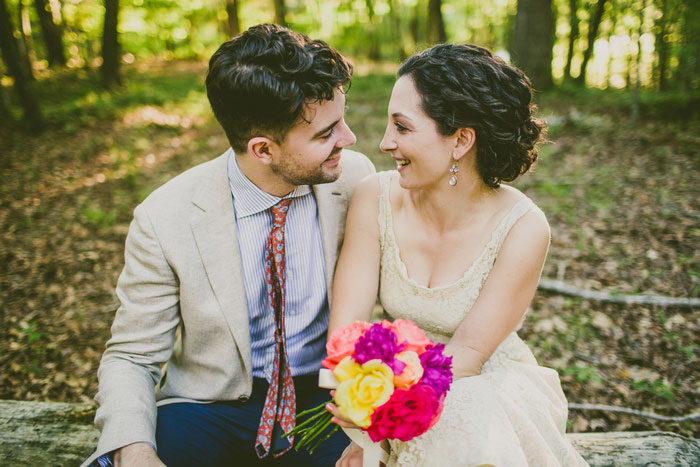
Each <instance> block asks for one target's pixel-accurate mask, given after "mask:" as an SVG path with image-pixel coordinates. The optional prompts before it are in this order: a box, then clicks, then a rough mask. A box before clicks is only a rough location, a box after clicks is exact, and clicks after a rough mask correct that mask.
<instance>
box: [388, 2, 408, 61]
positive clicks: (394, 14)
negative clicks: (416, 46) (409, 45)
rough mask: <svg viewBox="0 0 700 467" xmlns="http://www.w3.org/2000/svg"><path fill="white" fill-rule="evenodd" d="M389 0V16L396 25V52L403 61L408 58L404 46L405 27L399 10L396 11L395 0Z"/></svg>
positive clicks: (394, 25)
mask: <svg viewBox="0 0 700 467" xmlns="http://www.w3.org/2000/svg"><path fill="white" fill-rule="evenodd" d="M388 1H389V16H390V17H391V24H392V25H393V27H394V41H395V43H396V53H397V57H398V59H399V61H401V62H403V61H404V60H406V47H405V46H404V34H403V27H402V26H401V17H400V16H399V12H398V11H396V5H395V0H388Z"/></svg>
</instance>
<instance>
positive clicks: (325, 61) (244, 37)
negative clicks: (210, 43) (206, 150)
mask: <svg viewBox="0 0 700 467" xmlns="http://www.w3.org/2000/svg"><path fill="white" fill-rule="evenodd" d="M351 78H352V65H350V63H349V62H348V61H347V60H346V59H345V58H344V57H343V56H342V55H340V53H338V51H336V50H335V49H333V48H331V47H330V46H329V45H328V44H326V43H325V42H323V41H319V40H311V39H309V38H308V37H307V36H305V35H303V34H299V33H297V32H294V31H291V30H289V29H287V28H284V27H282V26H278V25H276V24H260V25H257V26H253V27H251V28H250V29H248V30H247V31H245V32H244V33H243V34H241V35H240V36H238V37H236V38H234V39H231V40H230V41H227V42H224V43H223V44H222V45H221V47H219V50H217V51H216V52H215V53H214V55H213V56H212V57H211V60H210V61H209V73H208V74H207V96H208V97H209V102H210V103H211V107H212V110H213V111H214V115H216V119H217V120H218V121H219V123H220V124H221V126H222V127H223V129H224V131H225V132H226V136H227V137H228V140H229V143H230V144H231V147H233V149H234V150H235V151H236V152H239V153H241V152H245V151H246V150H247V145H248V141H249V140H250V139H251V138H253V137H255V136H267V137H269V138H271V139H273V140H274V141H276V142H282V141H284V139H285V137H286V135H287V132H288V131H289V130H290V129H291V128H292V126H293V125H295V124H296V123H297V122H298V121H299V120H300V119H304V118H305V116H304V109H305V108H306V106H307V105H308V104H309V103H312V102H319V101H324V100H332V99H333V97H334V91H335V89H338V88H347V86H348V85H349V83H350V79H351Z"/></svg>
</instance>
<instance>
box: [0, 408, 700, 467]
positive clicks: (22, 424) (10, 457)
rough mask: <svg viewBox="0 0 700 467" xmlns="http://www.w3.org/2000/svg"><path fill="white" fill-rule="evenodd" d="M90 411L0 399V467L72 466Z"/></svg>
mask: <svg viewBox="0 0 700 467" xmlns="http://www.w3.org/2000/svg"><path fill="white" fill-rule="evenodd" d="M94 415H95V406H94V405H92V404H72V403H61V402H24V401H0V466H8V467H10V466H11V467H14V466H44V465H51V466H70V467H76V466H78V465H79V464H80V463H81V462H82V461H83V460H84V459H85V458H87V456H88V455H89V454H90V453H91V452H92V450H93V449H94V448H95V445H96V444H97V437H98V432H97V429H96V428H95V427H94V425H93V424H92V420H93V417H94ZM568 436H569V438H570V439H571V441H572V442H573V443H574V445H575V446H576V448H577V449H578V450H579V452H580V453H581V455H583V457H584V458H585V459H586V460H587V461H588V463H589V464H591V466H700V441H699V440H697V439H690V438H686V437H683V436H680V435H676V434H674V433H666V432H659V431H645V432H612V433H574V434H569V435H568ZM504 448H505V446H504Z"/></svg>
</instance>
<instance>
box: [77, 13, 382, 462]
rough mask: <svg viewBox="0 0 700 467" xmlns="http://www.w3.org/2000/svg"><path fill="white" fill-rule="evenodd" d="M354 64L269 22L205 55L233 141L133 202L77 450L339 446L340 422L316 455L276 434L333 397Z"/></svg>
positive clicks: (146, 456)
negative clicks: (334, 314)
mask: <svg viewBox="0 0 700 467" xmlns="http://www.w3.org/2000/svg"><path fill="white" fill-rule="evenodd" d="M351 75H352V67H351V65H350V64H349V63H348V62H347V61H346V60H345V59H344V58H343V57H342V56H341V55H340V54H339V53H338V52H337V51H335V50H334V49H332V48H330V47H329V46H328V45H327V44H325V43H324V42H322V41H311V40H310V39H309V38H308V37H306V36H303V35H301V34H297V33H294V32H292V31H290V30H288V29H285V28H283V27H281V26H277V25H271V24H265V25H259V26H254V27H252V28H250V29H249V30H248V31H246V32H244V33H243V34H242V35H241V36H239V37H237V38H235V39H233V40H231V41H228V42H226V43H224V44H223V45H222V46H221V47H220V48H219V50H218V51H217V52H216V53H215V54H214V55H213V56H212V58H211V61H210V63H209V73H208V75H207V94H208V97H209V101H210V103H211V106H212V109H213V111H214V114H215V115H216V117H217V119H218V121H219V123H220V124H221V126H222V127H223V129H224V131H225V132H226V135H227V137H228V140H229V142H230V144H231V149H230V150H229V151H227V152H226V153H224V154H223V155H221V156H220V157H218V158H216V159H214V160H212V161H209V162H207V163H204V164H202V165H200V166H198V167H195V168H193V169H191V170H189V171H187V172H185V173H183V174H181V175H180V176H178V177H176V178H174V179H173V180H171V181H170V182H168V183H166V184H165V185H164V186H162V187H160V188H159V189H157V190H156V191H154V192H153V194H151V195H150V196H149V197H148V198H147V199H146V200H145V201H144V202H143V203H142V204H141V205H139V206H138V207H137V208H136V209H135V211H134V220H133V222H132V224H131V227H130V229H129V235H128V237H127V240H126V250H125V258H126V260H125V266H124V270H123V271H122V274H121V276H120V278H119V282H118V284H117V295H118V296H119V299H120V301H121V306H120V308H119V310H118V311H117V314H116V317H115V320H114V324H113V326H112V337H111V339H110V340H109V341H108V342H107V349H106V351H105V353H104V355H103V357H102V361H101V363H100V369H99V371H98V378H99V391H98V394H97V396H96V400H97V402H98V404H99V408H98V410H97V414H96V416H95V423H96V424H97V426H98V427H99V428H100V430H101V437H100V440H99V443H98V447H97V449H96V451H95V453H94V454H93V455H92V456H91V457H90V458H89V459H88V460H87V461H86V462H85V465H88V464H90V463H93V462H95V461H96V462H97V463H99V464H101V465H109V463H110V462H113V463H114V465H117V466H119V465H125V466H132V465H154V466H155V465H163V463H165V464H166V465H168V466H169V467H173V466H179V465H182V466H195V465H196V466H207V465H242V466H244V465H256V464H264V465H334V464H335V461H336V460H337V459H338V458H339V457H340V455H341V453H342V451H343V449H344V448H345V446H346V445H347V444H348V440H347V438H346V437H345V436H344V435H343V434H342V433H338V432H336V434H335V435H334V436H333V437H332V438H330V439H329V440H328V441H327V442H326V443H324V445H323V446H321V448H319V449H318V450H317V451H316V452H315V453H314V455H313V456H310V455H309V454H307V453H305V452H303V451H301V452H296V451H295V450H294V449H290V448H291V445H290V442H289V441H288V440H287V439H286V438H283V437H281V436H280V435H281V433H283V432H285V431H288V430H289V429H290V428H291V427H292V426H293V423H294V416H295V413H299V412H301V411H302V410H305V409H307V408H309V407H312V406H316V405H318V404H320V403H322V402H323V401H324V400H326V399H328V393H327V391H324V390H321V389H319V388H318V387H317V376H318V369H319V368H320V362H321V361H322V359H323V358H324V354H325V347H324V346H325V338H326V331H327V326H328V306H329V303H330V298H329V293H330V289H329V284H330V283H331V278H332V274H333V270H334V268H335V262H336V259H337V253H338V248H339V246H340V244H341V243H342V238H343V230H344V223H345V214H346V210H347V204H348V201H349V199H350V196H351V193H352V190H353V188H354V186H355V185H356V183H357V182H358V181H359V180H360V179H361V178H363V177H364V176H365V175H367V174H369V173H371V172H373V171H374V168H373V166H372V164H371V163H370V162H369V160H368V159H367V158H366V157H364V156H363V155H361V154H359V153H355V152H352V151H347V150H343V148H345V147H347V146H350V145H352V144H354V143H355V135H353V133H352V132H351V131H350V129H349V128H348V126H347V125H346V124H345V121H344V119H343V117H344V112H345V95H344V93H343V87H345V86H346V85H348V84H349V82H350V78H351ZM177 330H179V334H178V333H177V332H176V331H177ZM176 336H177V337H176ZM166 362H167V366H166V370H165V371H163V373H162V377H161V365H162V364H164V363H166ZM154 387H155V391H154ZM263 408H264V409H265V410H264V411H263ZM295 411H296V412H295ZM263 413H265V414H266V415H265V416H261V414H263ZM161 461H162V462H161Z"/></svg>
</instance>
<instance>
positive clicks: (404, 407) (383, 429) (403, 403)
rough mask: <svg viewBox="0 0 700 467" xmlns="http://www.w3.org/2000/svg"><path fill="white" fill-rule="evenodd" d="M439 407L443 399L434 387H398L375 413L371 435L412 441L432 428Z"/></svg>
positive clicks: (370, 429)
mask: <svg viewBox="0 0 700 467" xmlns="http://www.w3.org/2000/svg"><path fill="white" fill-rule="evenodd" d="M439 409H440V401H439V399H438V397H437V395H436V394H435V391H434V390H433V389H432V388H431V387H430V386H426V385H416V386H413V387H412V388H410V389H408V390H406V389H396V390H394V393H393V394H392V395H391V398H390V399H389V400H388V401H387V402H386V403H385V404H384V405H381V406H379V407H378V408H377V409H376V410H375V411H374V413H373V414H372V424H371V425H370V426H369V428H367V434H368V435H369V437H370V438H372V441H374V442H377V441H381V440H383V439H400V440H401V441H408V440H410V439H413V438H415V437H416V436H420V435H422V434H423V433H425V432H426V431H427V430H428V428H430V426H431V422H432V420H433V418H436V419H437V417H435V413H436V411H437V410H439Z"/></svg>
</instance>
